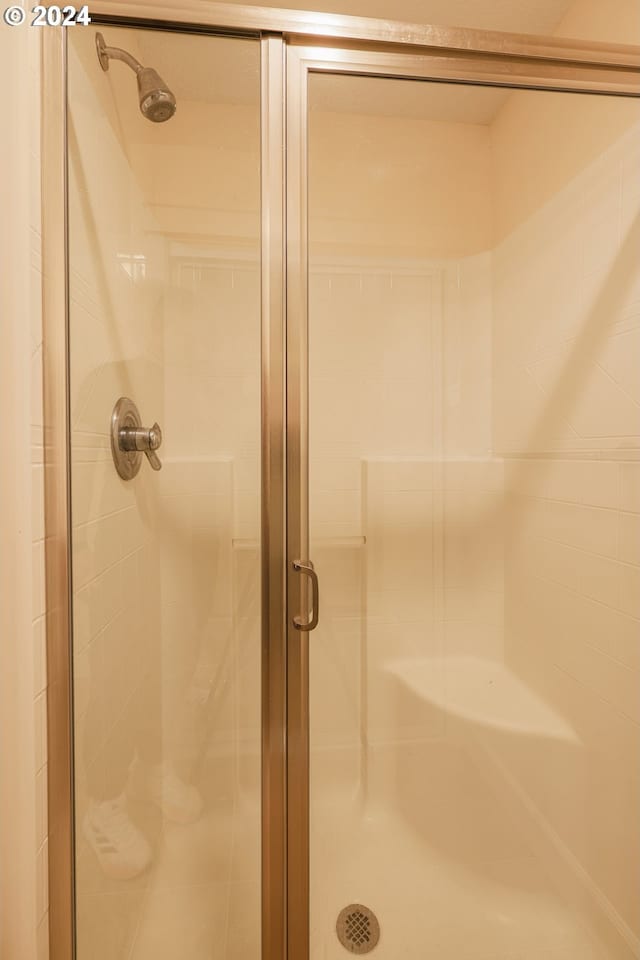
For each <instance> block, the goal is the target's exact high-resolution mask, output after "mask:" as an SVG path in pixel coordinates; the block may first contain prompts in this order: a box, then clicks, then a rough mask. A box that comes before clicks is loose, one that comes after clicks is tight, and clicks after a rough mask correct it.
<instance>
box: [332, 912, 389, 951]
mask: <svg viewBox="0 0 640 960" xmlns="http://www.w3.org/2000/svg"><path fill="white" fill-rule="evenodd" d="M336 933H337V934H338V940H339V941H340V943H341V944H342V946H343V947H344V948H345V949H346V950H348V951H349V953H369V952H370V951H371V950H373V948H374V947H375V946H376V944H377V942H378V940H379V939H380V924H379V923H378V920H377V917H376V915H375V913H374V912H373V910H370V909H369V907H365V906H363V905H362V904H361V903H350V904H349V906H348V907H345V908H344V910H341V911H340V913H339V914H338V919H337V921H336Z"/></svg>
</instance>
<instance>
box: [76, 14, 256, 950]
mask: <svg viewBox="0 0 640 960" xmlns="http://www.w3.org/2000/svg"><path fill="white" fill-rule="evenodd" d="M99 32H101V33H102V34H103V39H102V41H100V38H99V36H98V33H99ZM68 42H69V78H68V117H69V169H68V177H69V288H70V329H69V339H70V358H69V362H70V388H71V396H70V417H71V461H72V484H71V514H72V523H73V675H74V734H75V736H74V741H75V826H76V844H75V892H76V923H75V932H76V941H77V957H78V960H147V958H149V960H151V958H153V960H163V958H166V960H174V958H176V957H178V956H180V957H184V958H185V960H212V958H220V960H222V958H225V960H229V958H231V957H237V958H242V960H249V958H252V960H257V958H258V957H259V956H260V952H261V948H260V856H261V854H260V849H261V846H260V809H261V805H260V796H261V793H260V791H261V784H260V750H261V708H260V702H261V692H260V691H261V687H260V676H261V672H260V658H261V607H260V537H261V535H260V489H261V464H260V450H261V433H260V430H261V427H260V375H261V368H260V345H261V320H260V44H259V43H258V42H255V41H251V40H240V39H232V38H220V37H213V36H195V35H194V36H191V35H189V34H185V33H164V32H159V31H152V30H137V29H129V28H123V27H116V26H109V25H105V26H104V27H103V28H102V29H101V31H98V30H97V28H94V26H93V25H92V27H91V29H85V30H76V31H69V37H68ZM97 42H98V43H100V44H101V46H102V47H103V48H104V47H105V46H106V47H107V48H108V49H107V51H106V52H105V50H104V49H102V50H101V51H100V53H101V56H100V57H99V56H98V51H97V49H96V43H97ZM109 50H111V51H113V50H115V51H116V52H115V53H113V52H111V53H110V52H109ZM123 52H124V54H123ZM123 60H124V62H123ZM136 63H137V65H138V67H141V68H142V71H141V72H140V71H138V72H137V79H138V84H137V85H136V74H135V73H134V72H133V71H132V70H131V69H129V67H131V66H133V67H134V70H137V68H136V66H135V64H136ZM105 68H106V69H105ZM172 98H173V105H175V113H173V112H172ZM118 415H119V416H120V419H119V420H118V419H117V418H118ZM138 417H139V419H137V418H138ZM154 425H155V426H154ZM145 454H148V456H147V455H145Z"/></svg>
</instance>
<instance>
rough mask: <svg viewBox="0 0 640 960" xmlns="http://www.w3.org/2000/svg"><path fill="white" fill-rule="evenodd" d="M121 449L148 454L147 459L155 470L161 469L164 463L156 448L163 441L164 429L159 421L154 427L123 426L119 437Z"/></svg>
mask: <svg viewBox="0 0 640 960" xmlns="http://www.w3.org/2000/svg"><path fill="white" fill-rule="evenodd" d="M118 440H119V445H120V449H121V450H127V451H135V450H138V451H140V452H141V453H144V454H146V457H147V460H148V461H149V463H150V464H151V466H152V467H153V469H154V470H161V469H162V463H161V462H160V457H159V456H158V454H157V453H156V450H158V448H159V447H160V444H161V443H162V430H161V429H160V425H159V424H158V423H154V425H153V426H152V427H149V428H147V427H122V429H121V430H120V434H119V437H118Z"/></svg>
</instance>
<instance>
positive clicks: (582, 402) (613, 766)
mask: <svg viewBox="0 0 640 960" xmlns="http://www.w3.org/2000/svg"><path fill="white" fill-rule="evenodd" d="M534 98H535V99H534ZM638 120H639V117H638V110H637V107H635V106H634V105H633V104H629V103H613V104H608V103H603V102H602V101H595V100H592V99H588V100H585V102H582V103H581V104H580V105H578V106H577V107H576V106H575V105H574V98H569V97H561V96H558V97H555V98H554V102H553V104H552V105H550V106H548V105H547V102H546V98H544V97H543V96H537V95H534V94H520V93H518V94H514V95H513V96H512V98H511V100H510V102H509V103H508V104H507V105H506V107H505V109H504V110H503V112H502V113H501V114H500V115H499V117H498V118H497V120H496V122H495V124H494V126H493V135H494V138H493V150H494V157H495V173H496V179H495V181H494V197H495V203H496V223H497V225H498V229H499V230H500V236H499V238H498V243H497V246H496V251H495V256H494V328H493V336H494V371H495V379H494V393H493V407H494V421H493V422H494V442H495V448H496V451H497V452H499V453H504V454H505V455H506V456H507V457H508V460H507V461H506V464H507V465H506V468H505V506H506V510H507V514H506V524H505V533H506V542H505V658H506V663H507V665H508V666H509V667H511V668H512V669H514V670H516V671H517V673H518V674H519V676H520V677H521V678H522V679H524V680H525V681H526V683H527V684H529V685H530V686H531V687H532V688H533V689H535V690H536V691H537V692H538V693H541V694H542V696H543V697H544V698H545V700H546V701H547V702H548V703H549V704H551V705H552V706H553V708H554V709H556V710H557V711H558V713H559V714H560V715H561V716H563V717H564V718H565V719H566V720H567V721H568V722H569V723H570V725H571V727H572V729H574V730H575V733H576V743H575V745H574V746H573V747H572V748H571V750H566V749H561V748H560V745H559V744H554V743H553V742H550V743H548V744H547V745H546V746H545V744H544V743H539V744H534V743H532V744H531V745H530V747H529V749H527V750H521V749H518V748H517V745H516V744H513V743H511V744H508V743H504V744H502V745H501V747H500V748H499V750H498V752H499V753H501V755H502V759H503V761H504V762H505V764H506V765H507V767H508V768H509V770H510V771H511V773H512V775H514V776H515V777H516V779H517V780H518V782H519V783H520V785H521V786H522V787H523V788H524V790H525V793H526V795H527V796H528V798H529V800H530V802H532V803H533V804H534V806H535V807H536V808H537V810H538V812H539V814H540V815H541V817H542V818H543V820H544V821H545V822H546V824H547V825H548V827H549V828H550V829H551V830H552V831H553V832H554V834H555V836H556V838H557V839H558V845H559V849H560V850H561V851H562V856H563V857H564V859H565V864H566V863H569V862H570V861H571V860H572V858H575V861H576V862H577V863H578V864H579V865H580V867H581V868H583V869H584V870H585V871H586V874H587V876H588V878H589V879H588V881H587V883H586V887H587V889H588V890H589V891H590V896H592V897H594V898H595V901H596V902H597V901H599V902H600V909H603V912H604V913H605V914H606V913H607V912H609V914H610V916H611V917H612V918H613V924H614V927H616V928H617V929H618V931H619V933H620V935H621V936H622V938H623V939H625V938H626V940H627V941H628V942H629V943H630V944H631V945H632V946H633V947H634V948H637V943H638V941H637V937H638V933H639V932H640V915H639V913H638V904H639V903H640V896H639V894H640V891H639V889H638V884H637V864H638V862H639V859H640V832H639V831H638V828H637V823H638V820H637V807H638V792H639V786H640V765H639V763H638V756H640V753H639V752H638V747H639V746H640V735H639V734H640V729H639V727H638V722H639V721H640V713H639V711H638V689H639V683H640V676H639V673H638V671H639V669H640V661H639V660H638V655H637V651H638V640H639V639H640V608H639V607H638V597H639V596H640V592H639V587H640V574H639V571H638V556H637V543H638V538H637V535H636V534H637V530H636V528H637V514H636V512H635V511H636V510H637V507H638V503H637V489H638V484H639V483H640V471H639V468H640V464H638V463H637V462H636V460H637V458H638V446H639V443H638V441H639V439H640V394H639V393H638V376H637V359H638V356H640V286H639V285H638V268H637V265H638V262H639V261H640V242H639V236H640V235H639V234H638V223H639V222H640V221H639V219H638V217H639V213H640V191H639V189H638V177H637V169H638V167H639V166H640V125H639V123H638ZM569 125H571V129H572V130H575V131H576V136H575V137H573V136H572V137H568V138H567V137H564V136H563V135H562V134H561V132H560V131H561V129H564V130H566V129H567V127H568V126H569ZM585 138H588V139H589V144H588V145H587V144H586V143H583V140H584V139H585ZM545 140H546V141H547V142H549V141H551V142H553V143H554V144H557V150H554V152H553V153H554V161H555V158H556V156H557V160H558V162H557V163H555V162H554V164H553V170H552V169H551V167H552V165H551V164H550V163H548V162H543V163H541V164H539V163H538V151H539V149H540V145H541V144H542V142H543V141H545ZM576 140H577V142H578V145H576ZM529 147H531V151H530V154H529V157H528V159H527V160H526V161H525V160H524V159H523V157H524V154H525V153H529ZM507 168H509V169H510V170H512V171H514V170H516V169H517V170H518V184H519V185H520V184H526V186H525V187H524V189H523V190H522V196H521V197H520V199H519V202H514V193H513V191H514V180H513V173H512V176H511V177H507V178H505V179H502V176H501V175H502V172H503V171H504V170H506V169H507ZM573 869H574V870H576V869H577V870H579V868H575V867H574V868H573ZM577 875H578V874H577V873H576V876H577Z"/></svg>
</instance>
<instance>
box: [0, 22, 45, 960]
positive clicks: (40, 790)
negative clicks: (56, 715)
mask: <svg viewBox="0 0 640 960" xmlns="http://www.w3.org/2000/svg"><path fill="white" fill-rule="evenodd" d="M0 51H1V52H0V75H1V76H2V83H3V86H4V87H5V89H7V90H8V91H10V96H9V99H8V103H7V111H6V113H5V124H4V128H3V138H2V151H1V157H0V169H2V198H1V200H0V204H1V206H2V210H3V217H2V234H1V236H2V239H1V241H0V248H1V251H2V264H3V268H2V274H3V280H2V295H1V296H2V307H1V310H0V313H1V315H2V343H3V350H2V357H1V358H0V381H1V382H2V409H3V414H6V417H7V419H6V422H5V420H4V417H3V424H2V435H3V437H4V443H5V456H4V457H3V463H2V468H0V489H1V493H0V501H1V502H2V510H3V532H2V544H3V549H2V553H1V554H0V569H1V580H2V584H3V590H2V601H1V604H0V606H1V608H2V618H1V620H2V622H1V627H0V631H1V637H2V639H1V642H0V647H1V654H0V656H1V658H2V665H1V667H0V676H1V678H2V679H0V702H2V704H3V707H2V711H1V712H2V716H1V717H0V731H1V733H0V738H1V741H2V742H1V746H0V753H1V756H2V760H1V762H0V808H1V809H0V848H1V849H2V858H1V859H2V862H1V863H0V954H1V955H2V956H3V957H5V956H7V957H14V956H15V957H17V956H21V957H22V956H29V957H37V958H39V960H40V958H44V957H45V956H46V955H47V952H48V914H47V910H48V891H47V792H46V790H47V751H46V737H47V730H46V649H45V629H44V615H45V609H46V598H45V587H44V465H43V461H44V453H43V451H44V437H43V426H42V424H43V416H42V295H41V277H42V255H41V214H40V36H39V32H38V31H25V32H24V33H22V34H21V35H18V36H16V32H15V31H14V30H13V28H11V27H8V26H6V25H5V24H4V23H3V24H2V25H1V26H0Z"/></svg>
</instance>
